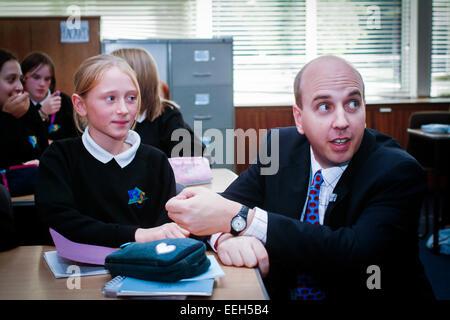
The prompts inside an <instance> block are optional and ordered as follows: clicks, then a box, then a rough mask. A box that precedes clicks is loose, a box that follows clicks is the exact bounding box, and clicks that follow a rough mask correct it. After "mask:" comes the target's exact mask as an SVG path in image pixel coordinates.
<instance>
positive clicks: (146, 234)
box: [134, 222, 189, 242]
mask: <svg viewBox="0 0 450 320" xmlns="http://www.w3.org/2000/svg"><path fill="white" fill-rule="evenodd" d="M187 237H189V231H187V230H184V229H183V228H180V227H179V226H178V225H177V224H176V223H173V222H170V223H166V224H163V225H162V226H159V227H155V228H148V229H143V228H139V229H137V230H136V233H135V234H134V238H135V240H136V242H148V241H155V240H161V239H167V238H187Z"/></svg>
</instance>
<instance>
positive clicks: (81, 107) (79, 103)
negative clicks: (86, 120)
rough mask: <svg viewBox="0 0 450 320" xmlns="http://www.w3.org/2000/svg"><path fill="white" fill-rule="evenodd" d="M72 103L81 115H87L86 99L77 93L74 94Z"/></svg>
mask: <svg viewBox="0 0 450 320" xmlns="http://www.w3.org/2000/svg"><path fill="white" fill-rule="evenodd" d="M72 104H73V108H74V109H75V111H76V112H77V113H78V114H79V115H80V116H82V117H85V116H86V115H87V110H86V104H85V103H84V99H83V98H82V97H80V96H79V95H78V94H76V93H74V94H73V95H72Z"/></svg>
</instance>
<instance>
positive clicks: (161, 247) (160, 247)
mask: <svg viewBox="0 0 450 320" xmlns="http://www.w3.org/2000/svg"><path fill="white" fill-rule="evenodd" d="M176 248H177V247H175V246H174V245H173V244H172V245H169V246H168V245H167V243H165V242H161V243H158V244H157V245H156V252H157V253H158V254H165V253H169V252H172V251H174V250H175V249H176Z"/></svg>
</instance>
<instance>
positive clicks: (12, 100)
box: [2, 92, 30, 119]
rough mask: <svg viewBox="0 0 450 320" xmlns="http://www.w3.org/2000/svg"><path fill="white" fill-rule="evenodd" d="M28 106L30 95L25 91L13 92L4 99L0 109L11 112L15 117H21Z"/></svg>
mask: <svg viewBox="0 0 450 320" xmlns="http://www.w3.org/2000/svg"><path fill="white" fill-rule="evenodd" d="M29 107H30V96H29V95H28V93H27V92H25V93H22V94H15V95H12V96H11V97H9V98H8V99H6V101H5V103H4V104H3V108H2V111H3V112H7V113H10V114H12V115H13V116H14V117H15V118H17V119H19V118H21V117H22V116H23V115H24V114H25V113H27V111H28V108H29Z"/></svg>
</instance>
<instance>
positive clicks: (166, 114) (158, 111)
mask: <svg viewBox="0 0 450 320" xmlns="http://www.w3.org/2000/svg"><path fill="white" fill-rule="evenodd" d="M112 55H115V56H118V57H121V58H123V59H125V61H127V62H128V64H129V65H130V66H131V68H133V70H134V71H135V72H136V74H137V79H138V82H139V86H140V91H141V94H142V108H141V111H140V113H139V115H138V117H137V124H136V132H137V133H139V135H140V136H141V139H142V143H145V144H149V145H152V146H154V147H156V148H158V149H160V150H162V151H163V152H164V153H165V154H166V155H167V157H169V158H170V157H183V156H184V157H194V156H202V154H203V150H204V149H205V146H204V145H203V144H202V142H201V141H200V139H199V138H197V137H196V136H195V135H194V132H193V130H192V129H191V127H190V126H189V125H188V124H187V123H185V122H184V119H183V116H182V115H181V112H180V110H179V108H180V107H179V106H178V105H177V104H176V103H175V102H174V101H170V100H166V99H164V98H162V97H161V95H160V87H161V86H160V81H159V76H158V68H157V66H156V63H155V60H154V59H153V57H152V56H151V55H150V53H149V52H148V51H147V50H144V49H140V48H131V49H119V50H116V51H114V52H112ZM177 129H183V132H184V134H183V135H182V136H181V138H179V139H176V140H175V141H172V139H171V138H172V133H173V132H174V131H175V130H177ZM185 140H186V141H185ZM179 143H182V144H181V145H179V146H178V147H177V148H175V146H177V144H179ZM183 146H185V148H182V147H183Z"/></svg>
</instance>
